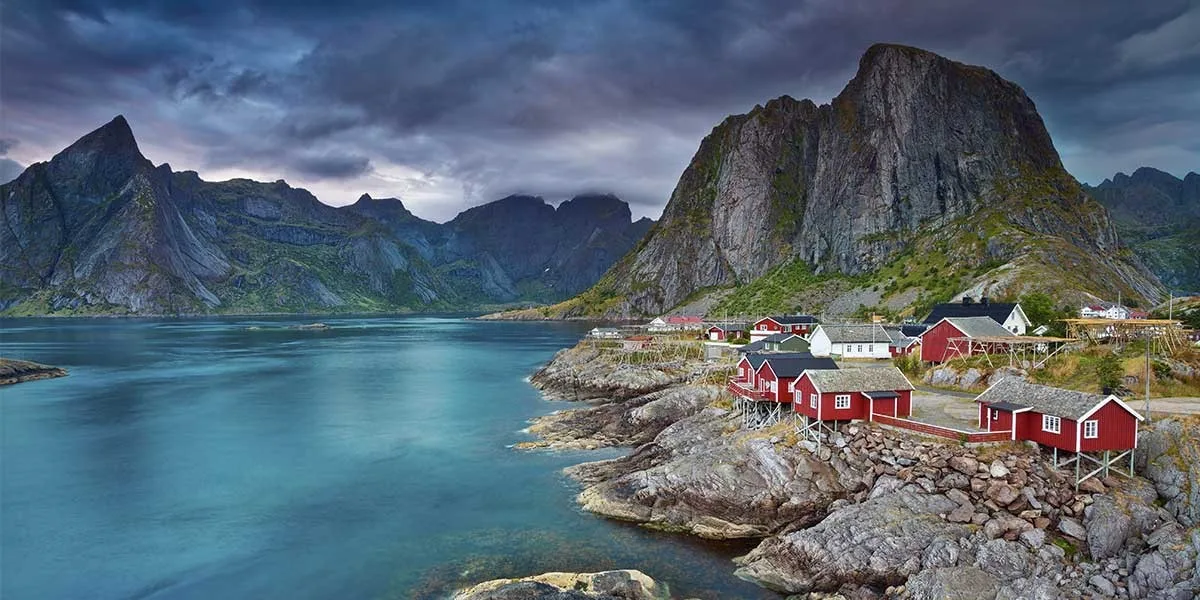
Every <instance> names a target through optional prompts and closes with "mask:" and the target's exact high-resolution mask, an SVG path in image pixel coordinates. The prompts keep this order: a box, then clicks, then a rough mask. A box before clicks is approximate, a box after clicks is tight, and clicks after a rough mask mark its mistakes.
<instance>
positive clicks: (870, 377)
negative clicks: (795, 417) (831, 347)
mask: <svg viewBox="0 0 1200 600" xmlns="http://www.w3.org/2000/svg"><path fill="white" fill-rule="evenodd" d="M912 390H913V386H912V383H910V382H909V381H908V378H907V377H905V376H904V373H902V372H900V369H897V368H895V367H885V368H862V369H840V370H836V371H833V370H810V371H805V372H804V373H803V374H802V375H801V376H800V378H799V379H798V380H797V381H796V385H795V392H794V399H793V401H792V410H794V411H795V412H796V413H798V414H801V415H804V417H805V420H806V421H807V422H812V421H818V422H820V421H855V420H863V421H866V420H870V419H871V415H873V414H882V415H888V416H891V417H908V416H909V415H910V414H911V413H912Z"/></svg>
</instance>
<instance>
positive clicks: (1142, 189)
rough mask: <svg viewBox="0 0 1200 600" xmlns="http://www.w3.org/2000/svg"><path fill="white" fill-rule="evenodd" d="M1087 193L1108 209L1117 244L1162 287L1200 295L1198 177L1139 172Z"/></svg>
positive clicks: (1119, 175)
mask: <svg viewBox="0 0 1200 600" xmlns="http://www.w3.org/2000/svg"><path fill="white" fill-rule="evenodd" d="M1087 192H1088V194H1090V195H1091V196H1092V197H1093V198H1095V199H1096V200H1098V201H1099V202H1100V203H1101V204H1103V205H1104V206H1105V207H1107V208H1108V211H1109V213H1111V214H1112V217H1113V221H1114V222H1115V223H1116V226H1117V230H1118V231H1119V232H1120V234H1121V239H1122V240H1124V241H1125V242H1126V243H1127V244H1129V247H1130V248H1131V249H1133V251H1134V253H1135V254H1137V255H1138V257H1139V258H1141V260H1142V261H1143V262H1145V263H1146V265H1147V266H1148V267H1149V268H1150V270H1151V271H1153V272H1154V274H1155V275H1157V276H1158V277H1159V279H1161V280H1162V281H1163V283H1165V284H1166V285H1168V286H1170V287H1171V288H1172V289H1173V290H1174V291H1175V292H1176V293H1178V292H1200V251H1198V250H1197V249H1198V248H1200V175H1198V174H1196V173H1188V174H1187V175H1186V176H1184V178H1183V179H1179V178H1178V177H1175V176H1174V175H1171V174H1170V173H1164V172H1163V171H1159V170H1157V169H1152V168H1149V167H1141V168H1139V169H1138V170H1136V171H1134V172H1133V174H1132V175H1126V174H1124V173H1117V174H1116V175H1114V176H1113V177H1112V179H1105V180H1104V182H1103V183H1101V184H1100V185H1098V186H1096V187H1088V188H1087Z"/></svg>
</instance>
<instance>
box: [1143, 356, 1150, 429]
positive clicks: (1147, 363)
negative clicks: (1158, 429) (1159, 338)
mask: <svg viewBox="0 0 1200 600" xmlns="http://www.w3.org/2000/svg"><path fill="white" fill-rule="evenodd" d="M1145 342H1146V373H1145V375H1144V377H1145V379H1146V422H1147V423H1149V422H1150V336H1149V335H1147V336H1146V340H1145Z"/></svg>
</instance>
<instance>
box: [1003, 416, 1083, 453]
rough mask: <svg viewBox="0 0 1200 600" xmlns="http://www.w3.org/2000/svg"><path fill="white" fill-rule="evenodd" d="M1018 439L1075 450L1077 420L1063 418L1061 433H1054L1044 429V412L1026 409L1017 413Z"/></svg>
mask: <svg viewBox="0 0 1200 600" xmlns="http://www.w3.org/2000/svg"><path fill="white" fill-rule="evenodd" d="M1016 417H1017V439H1018V440H1030V441H1033V442H1037V443H1039V444H1041V445H1043V446H1050V447H1052V448H1058V449H1060V450H1067V451H1070V452H1074V451H1075V421H1072V420H1070V419H1063V420H1062V426H1061V428H1060V431H1061V433H1058V434H1053V433H1049V432H1046V431H1042V413H1040V412H1037V411H1032V410H1030V411H1026V412H1020V413H1017V414H1016Z"/></svg>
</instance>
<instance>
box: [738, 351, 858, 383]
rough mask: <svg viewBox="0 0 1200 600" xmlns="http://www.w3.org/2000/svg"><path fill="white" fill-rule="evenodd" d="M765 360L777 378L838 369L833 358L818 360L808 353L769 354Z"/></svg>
mask: <svg viewBox="0 0 1200 600" xmlns="http://www.w3.org/2000/svg"><path fill="white" fill-rule="evenodd" d="M765 359H766V360H765V362H766V363H768V364H769V365H770V366H771V372H773V373H775V376H776V377H799V376H800V374H801V373H803V372H805V371H810V370H819V369H820V370H824V369H837V368H838V366H837V363H835V362H833V359H832V358H829V357H823V358H818V357H815V356H813V355H812V354H810V353H808V352H788V353H778V354H767V355H765ZM755 368H757V367H755Z"/></svg>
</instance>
